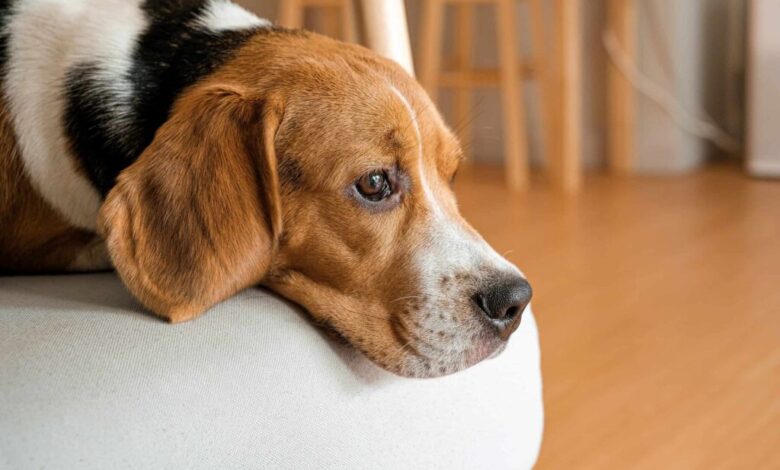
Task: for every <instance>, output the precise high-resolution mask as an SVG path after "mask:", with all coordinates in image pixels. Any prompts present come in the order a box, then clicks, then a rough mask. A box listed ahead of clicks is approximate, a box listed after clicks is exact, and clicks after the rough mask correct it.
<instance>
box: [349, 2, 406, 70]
mask: <svg viewBox="0 0 780 470" xmlns="http://www.w3.org/2000/svg"><path fill="white" fill-rule="evenodd" d="M360 16H361V18H360V22H361V24H362V25H363V28H362V31H363V33H364V35H365V38H364V39H365V40H366V43H367V44H368V47H370V48H371V49H373V50H374V52H376V53H378V54H380V55H382V56H384V57H387V58H389V59H392V60H394V61H396V62H398V64H400V65H401V67H403V68H404V69H405V70H406V71H407V72H409V74H410V75H412V76H413V75H414V64H412V48H411V47H409V25H408V24H407V22H406V5H404V2H403V0H360Z"/></svg>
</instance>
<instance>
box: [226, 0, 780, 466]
mask: <svg viewBox="0 0 780 470" xmlns="http://www.w3.org/2000/svg"><path fill="white" fill-rule="evenodd" d="M238 3H241V4H243V5H244V6H246V7H248V8H249V9H252V10H254V11H255V12H257V13H259V14H260V15H261V16H264V17H267V18H270V19H275V20H277V22H279V23H280V24H284V25H288V26H303V27H306V28H307V29H311V30H315V31H319V32H322V33H324V34H329V35H332V36H336V37H340V38H342V39H346V40H350V41H355V42H365V40H366V38H367V37H368V36H370V34H371V31H366V30H365V28H366V27H365V26H364V25H362V24H361V22H360V21H359V20H356V19H355V18H357V17H359V16H360V6H359V5H357V6H356V5H352V4H351V2H350V1H348V0H295V1H289V0H288V1H278V0H242V1H239V2H238ZM363 3H364V4H365V3H366V2H363ZM399 3H400V2H399ZM404 6H405V19H406V20H407V21H408V31H409V38H408V39H407V38H406V37H402V36H403V35H396V36H391V41H392V42H393V44H391V46H393V47H395V46H398V47H401V48H402V49H403V47H405V44H407V41H408V43H410V44H411V50H412V55H413V57H414V69H415V70H416V73H417V76H418V78H419V79H420V81H421V83H422V84H423V85H424V86H425V87H426V89H427V90H428V91H429V93H430V94H431V95H432V97H433V98H434V100H435V101H436V102H437V104H438V105H439V107H440V109H441V110H442V112H443V114H444V115H445V117H446V118H447V120H448V122H449V123H450V125H451V126H452V127H453V128H454V129H455V130H456V131H457V132H458V134H459V135H460V137H461V140H462V142H463V144H464V147H465V148H466V153H467V155H468V161H467V162H466V163H465V164H464V168H463V170H462V171H461V173H460V174H459V176H458V180H457V181H456V183H455V188H456V191H457V193H458V194H459V200H460V203H461V207H462V211H463V213H464V215H465V216H466V218H467V219H468V220H469V221H470V222H471V223H472V224H473V225H474V226H475V227H476V228H477V229H478V230H479V231H480V232H482V233H483V235H484V236H485V238H486V239H487V240H488V241H489V242H491V243H492V244H493V245H494V246H495V247H496V248H497V249H498V250H499V251H500V252H502V253H505V255H506V256H507V257H508V258H510V259H511V260H512V261H513V262H515V263H516V264H518V265H519V266H520V267H521V269H523V270H524V271H525V272H526V274H527V275H528V277H529V278H530V280H531V283H532V284H533V286H534V289H535V297H534V310H535V314H536V315H537V318H538V321H539V324H540V331H541V341H542V361H543V371H544V380H545V400H546V410H547V421H546V431H545V438H544V444H543V448H542V455H541V458H540V461H539V465H538V467H539V468H594V469H602V468H653V469H657V468H707V469H713V468H780V446H779V445H778V442H780V440H779V438H780V347H779V346H780V181H776V180H774V179H773V178H777V177H780V132H778V131H776V128H777V126H778V123H780V29H778V27H777V25H778V24H780V2H777V1H776V0H754V1H747V0H685V1H677V0H589V1H587V2H585V1H578V0H524V1H516V2H515V1H508V0H457V1H455V0H407V1H406V2H405V5H404ZM353 7H357V11H358V14H357V15H355V14H354V10H352V8H353ZM396 11H397V10H396ZM402 11H403V10H402ZM396 20H397V18H388V19H387V21H388V22H389V21H396ZM395 31H397V30H395ZM409 68H411V67H409Z"/></svg>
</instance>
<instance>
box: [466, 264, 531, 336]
mask: <svg viewBox="0 0 780 470" xmlns="http://www.w3.org/2000/svg"><path fill="white" fill-rule="evenodd" d="M531 295H532V292H531V285H530V284H528V281H526V280H525V279H523V278H522V277H520V276H510V277H502V278H500V279H498V280H493V281H491V282H490V283H489V284H488V285H487V286H486V287H485V288H484V289H482V290H481V291H480V292H477V293H476V294H475V295H474V297H472V299H473V300H474V303H476V304H477V306H478V307H479V308H480V310H482V312H483V313H484V314H485V315H486V316H487V318H488V319H489V320H490V322H491V323H493V324H494V325H496V326H497V327H499V329H501V331H502V336H504V335H503V333H504V332H505V331H506V332H507V334H506V338H508V337H509V335H510V334H512V333H513V332H514V330H516V329H517V327H518V325H519V324H520V317H521V315H522V314H523V311H524V310H525V308H526V307H527V306H528V303H529V302H530V301H531ZM506 338H504V339H506Z"/></svg>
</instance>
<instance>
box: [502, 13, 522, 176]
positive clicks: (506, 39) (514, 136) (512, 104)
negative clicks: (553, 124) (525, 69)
mask: <svg viewBox="0 0 780 470" xmlns="http://www.w3.org/2000/svg"><path fill="white" fill-rule="evenodd" d="M497 6H498V8H497V12H496V13H497V16H498V43H499V60H500V61H501V64H500V70H501V94H502V102H501V104H502V108H503V113H504V149H505V150H504V154H505V155H504V158H505V165H506V174H507V175H506V176H507V183H508V184H509V187H510V188H512V189H522V188H525V187H526V186H527V185H528V137H527V129H526V121H525V109H524V108H523V105H522V103H523V100H522V94H521V83H522V78H523V77H522V76H521V74H522V72H521V69H520V63H519V62H520V59H519V56H518V54H519V53H518V50H517V49H518V48H517V43H516V41H517V37H516V31H517V21H516V16H517V15H516V14H515V2H514V1H513V0H499V1H498V5H497Z"/></svg>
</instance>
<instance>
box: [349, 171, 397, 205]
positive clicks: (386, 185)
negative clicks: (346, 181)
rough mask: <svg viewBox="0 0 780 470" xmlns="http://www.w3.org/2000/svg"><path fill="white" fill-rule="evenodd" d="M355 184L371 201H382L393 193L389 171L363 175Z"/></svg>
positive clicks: (362, 194) (361, 193)
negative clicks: (388, 175) (388, 176)
mask: <svg viewBox="0 0 780 470" xmlns="http://www.w3.org/2000/svg"><path fill="white" fill-rule="evenodd" d="M355 186H356V187H357V190H358V192H359V193H360V195H361V196H363V197H364V198H366V199H368V200H369V201H381V200H382V199H384V198H386V197H388V196H390V195H391V194H392V193H393V191H392V188H391V187H390V181H389V180H388V178H387V173H385V172H384V171H382V170H377V171H372V172H371V173H367V174H365V175H363V176H361V177H360V179H359V180H358V181H357V183H355Z"/></svg>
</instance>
